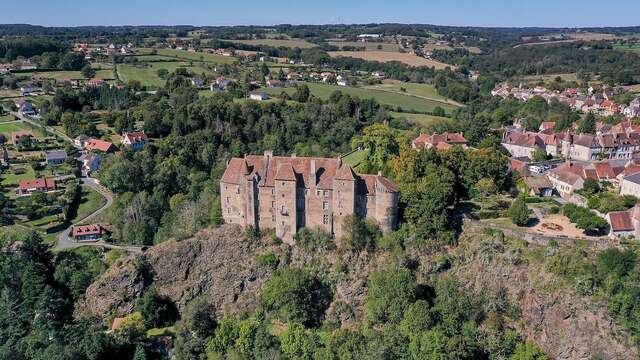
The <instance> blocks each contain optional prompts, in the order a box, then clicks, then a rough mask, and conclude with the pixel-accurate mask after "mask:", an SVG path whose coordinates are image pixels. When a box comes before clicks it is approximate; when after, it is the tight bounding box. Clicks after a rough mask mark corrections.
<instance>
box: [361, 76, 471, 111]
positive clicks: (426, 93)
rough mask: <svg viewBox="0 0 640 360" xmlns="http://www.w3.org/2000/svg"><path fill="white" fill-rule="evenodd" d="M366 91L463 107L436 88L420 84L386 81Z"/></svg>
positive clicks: (368, 87) (367, 87)
mask: <svg viewBox="0 0 640 360" xmlns="http://www.w3.org/2000/svg"><path fill="white" fill-rule="evenodd" d="M365 88H366V89H372V90H381V91H389V92H394V93H398V94H406V95H411V96H416V97H420V98H424V99H427V100H433V101H438V102H442V103H444V104H446V105H453V106H462V105H461V104H459V103H457V102H455V101H453V100H449V99H447V98H445V97H444V96H441V95H439V94H438V90H436V87H435V86H433V85H430V84H418V83H403V82H399V81H385V82H384V83H382V84H379V85H372V86H366V87H365Z"/></svg>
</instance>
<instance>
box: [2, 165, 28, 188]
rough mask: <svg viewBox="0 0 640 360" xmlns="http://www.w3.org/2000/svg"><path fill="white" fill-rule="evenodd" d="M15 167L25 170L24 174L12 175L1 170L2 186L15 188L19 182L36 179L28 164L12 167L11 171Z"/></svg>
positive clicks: (7, 171)
mask: <svg viewBox="0 0 640 360" xmlns="http://www.w3.org/2000/svg"><path fill="white" fill-rule="evenodd" d="M17 166H19V167H21V168H23V169H25V170H26V171H25V173H24V174H13V173H12V172H11V170H8V169H5V170H2V175H0V176H2V182H1V183H0V184H2V186H17V185H18V182H20V180H29V179H33V178H35V177H36V172H35V171H34V170H33V168H32V167H31V166H29V164H20V165H12V166H11V168H12V169H13V168H15V167H17Z"/></svg>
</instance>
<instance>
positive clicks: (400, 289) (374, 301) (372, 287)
mask: <svg viewBox="0 0 640 360" xmlns="http://www.w3.org/2000/svg"><path fill="white" fill-rule="evenodd" d="M416 291H417V286H416V282H415V279H414V277H413V274H412V273H411V271H410V270H409V269H405V268H399V269H389V270H381V271H375V272H373V273H371V274H370V275H369V282H368V289H367V297H366V302H365V308H366V313H367V319H368V320H369V322H371V323H372V324H378V323H396V324H397V323H399V322H400V321H401V320H402V317H403V314H404V312H405V310H406V309H407V308H408V307H409V305H411V304H412V303H413V302H414V301H415V297H416Z"/></svg>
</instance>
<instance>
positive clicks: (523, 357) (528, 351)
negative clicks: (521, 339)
mask: <svg viewBox="0 0 640 360" xmlns="http://www.w3.org/2000/svg"><path fill="white" fill-rule="evenodd" d="M509 360H549V357H548V356H547V355H546V354H545V353H544V352H542V350H540V348H539V347H538V346H537V345H535V344H533V343H531V342H528V341H527V342H525V343H524V344H518V345H517V346H516V350H515V352H514V353H513V355H511V357H509Z"/></svg>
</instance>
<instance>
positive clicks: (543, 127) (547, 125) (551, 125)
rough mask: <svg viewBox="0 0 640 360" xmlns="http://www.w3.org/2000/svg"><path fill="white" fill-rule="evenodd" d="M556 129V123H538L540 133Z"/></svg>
mask: <svg viewBox="0 0 640 360" xmlns="http://www.w3.org/2000/svg"><path fill="white" fill-rule="evenodd" d="M555 127H556V123H555V122H553V121H543V122H542V123H540V131H545V130H553V129H555Z"/></svg>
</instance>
